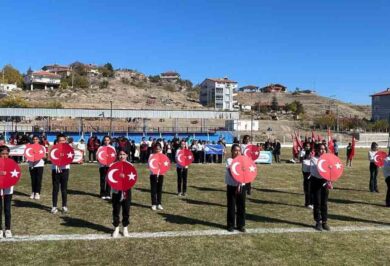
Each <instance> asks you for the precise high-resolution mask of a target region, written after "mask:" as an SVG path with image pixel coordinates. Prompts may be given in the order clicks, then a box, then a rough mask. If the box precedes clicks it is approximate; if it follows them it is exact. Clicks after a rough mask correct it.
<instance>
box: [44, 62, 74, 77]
mask: <svg viewBox="0 0 390 266" xmlns="http://www.w3.org/2000/svg"><path fill="white" fill-rule="evenodd" d="M42 70H44V71H47V72H50V73H53V74H57V75H60V76H61V77H62V78H66V77H69V76H70V74H71V70H70V67H68V66H60V65H57V64H54V65H46V66H43V67H42Z"/></svg>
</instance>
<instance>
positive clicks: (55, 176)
mask: <svg viewBox="0 0 390 266" xmlns="http://www.w3.org/2000/svg"><path fill="white" fill-rule="evenodd" d="M51 178H52V181H53V194H52V200H53V207H57V201H58V192H59V190H60V186H61V196H62V207H66V206H67V201H68V179H69V169H62V170H61V172H59V173H57V172H56V170H52V171H51Z"/></svg>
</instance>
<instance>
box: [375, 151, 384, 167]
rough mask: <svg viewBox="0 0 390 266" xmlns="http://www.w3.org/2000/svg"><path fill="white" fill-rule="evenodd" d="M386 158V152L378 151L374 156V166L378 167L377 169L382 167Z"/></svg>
mask: <svg viewBox="0 0 390 266" xmlns="http://www.w3.org/2000/svg"><path fill="white" fill-rule="evenodd" d="M386 157H387V153H386V152H384V151H378V152H377V153H376V154H375V157H374V162H375V165H376V166H378V167H383V165H384V164H385V159H386Z"/></svg>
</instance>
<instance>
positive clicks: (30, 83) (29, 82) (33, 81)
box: [24, 71, 61, 90]
mask: <svg viewBox="0 0 390 266" xmlns="http://www.w3.org/2000/svg"><path fill="white" fill-rule="evenodd" d="M24 83H25V84H26V88H27V89H30V90H34V89H45V90H47V89H51V90H52V89H55V88H59V87H60V84H61V76H60V75H57V74H54V73H50V72H47V71H35V72H33V71H29V72H28V73H27V75H26V76H25V77H24Z"/></svg>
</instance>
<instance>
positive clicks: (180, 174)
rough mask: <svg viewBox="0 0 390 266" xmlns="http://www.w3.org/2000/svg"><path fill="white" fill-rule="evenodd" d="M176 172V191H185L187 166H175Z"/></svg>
mask: <svg viewBox="0 0 390 266" xmlns="http://www.w3.org/2000/svg"><path fill="white" fill-rule="evenodd" d="M176 172H177V193H181V192H183V193H186V192H187V174H188V168H179V167H177V168H176Z"/></svg>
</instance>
